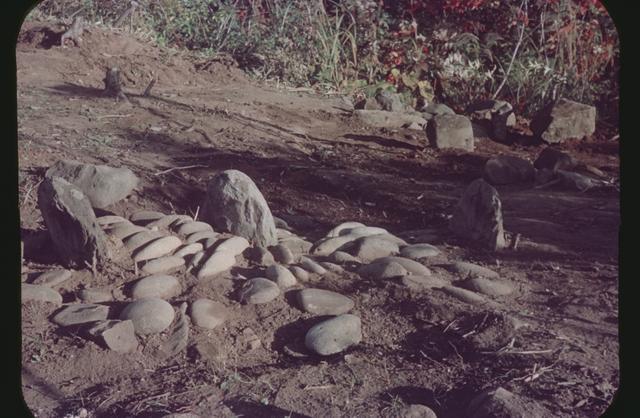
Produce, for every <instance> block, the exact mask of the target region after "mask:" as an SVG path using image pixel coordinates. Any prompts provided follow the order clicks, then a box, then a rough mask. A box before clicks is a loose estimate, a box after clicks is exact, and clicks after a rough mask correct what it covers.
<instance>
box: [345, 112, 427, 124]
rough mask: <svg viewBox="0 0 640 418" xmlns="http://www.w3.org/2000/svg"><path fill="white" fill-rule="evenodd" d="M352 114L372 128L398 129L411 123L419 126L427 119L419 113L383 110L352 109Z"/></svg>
mask: <svg viewBox="0 0 640 418" xmlns="http://www.w3.org/2000/svg"><path fill="white" fill-rule="evenodd" d="M353 116H354V117H355V118H356V119H357V120H359V121H360V122H361V123H363V124H365V125H369V126H371V127H373V128H387V129H399V128H402V127H403V126H405V125H410V124H412V123H417V124H418V125H420V126H425V125H426V124H427V120H426V119H425V118H423V117H422V116H420V115H415V114H410V113H403V112H387V111H385V110H364V109H360V110H354V111H353Z"/></svg>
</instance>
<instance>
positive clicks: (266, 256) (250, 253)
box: [243, 246, 275, 266]
mask: <svg viewBox="0 0 640 418" xmlns="http://www.w3.org/2000/svg"><path fill="white" fill-rule="evenodd" d="M243 254H244V256H245V257H246V258H247V259H249V260H251V261H253V262H254V263H256V264H258V265H259V266H270V265H272V264H273V263H275V259H274V258H273V254H271V252H269V250H267V249H266V248H264V247H260V246H257V247H250V248H247V249H246V250H245V251H244V253H243Z"/></svg>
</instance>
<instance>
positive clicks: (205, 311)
mask: <svg viewBox="0 0 640 418" xmlns="http://www.w3.org/2000/svg"><path fill="white" fill-rule="evenodd" d="M228 317H229V310H228V309H227V307H226V306H224V305H223V304H222V303H220V302H215V301H213V300H210V299H205V298H202V299H198V300H196V301H194V302H193V303H192V304H191V320H192V321H193V323H194V325H196V326H198V327H201V328H206V329H214V328H215V327H217V326H219V325H221V324H222V323H223V322H224V321H225V320H226V319H227V318H228Z"/></svg>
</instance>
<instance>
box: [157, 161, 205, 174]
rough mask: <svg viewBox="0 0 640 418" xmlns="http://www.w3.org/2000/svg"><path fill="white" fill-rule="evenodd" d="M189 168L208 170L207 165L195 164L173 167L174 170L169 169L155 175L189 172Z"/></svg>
mask: <svg viewBox="0 0 640 418" xmlns="http://www.w3.org/2000/svg"><path fill="white" fill-rule="evenodd" d="M189 168H207V166H206V165H202V164H194V165H185V166H183V167H173V168H169V169H167V170H163V171H158V172H157V173H154V174H153V175H154V176H160V175H162V174H167V173H170V172H172V171H174V170H187V169H189Z"/></svg>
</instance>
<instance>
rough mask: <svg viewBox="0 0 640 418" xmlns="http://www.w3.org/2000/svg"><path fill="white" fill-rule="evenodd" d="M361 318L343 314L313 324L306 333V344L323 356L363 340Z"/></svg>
mask: <svg viewBox="0 0 640 418" xmlns="http://www.w3.org/2000/svg"><path fill="white" fill-rule="evenodd" d="M361 327H362V325H361V321H360V318H359V317H357V316H355V315H351V314H343V315H340V316H336V317H335V318H331V319H328V320H326V321H323V322H320V323H319V324H317V325H315V326H313V327H312V328H311V329H310V330H309V331H308V332H307V334H306V335H305V338H304V344H305V346H306V347H307V348H308V349H309V350H311V351H313V352H315V353H317V354H320V355H322V356H328V355H330V354H335V353H339V352H341V351H343V350H345V349H347V348H348V347H350V346H352V345H355V344H358V343H359V342H360V341H362V329H361Z"/></svg>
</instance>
